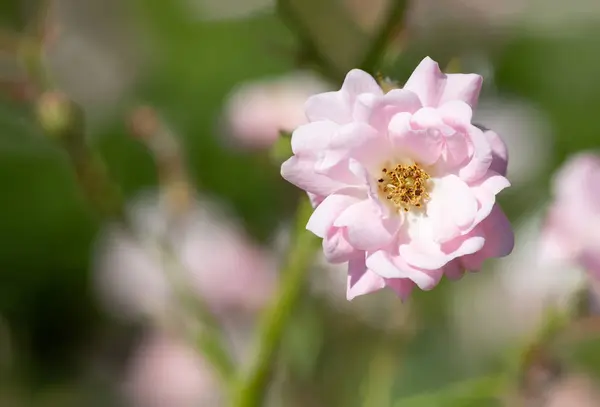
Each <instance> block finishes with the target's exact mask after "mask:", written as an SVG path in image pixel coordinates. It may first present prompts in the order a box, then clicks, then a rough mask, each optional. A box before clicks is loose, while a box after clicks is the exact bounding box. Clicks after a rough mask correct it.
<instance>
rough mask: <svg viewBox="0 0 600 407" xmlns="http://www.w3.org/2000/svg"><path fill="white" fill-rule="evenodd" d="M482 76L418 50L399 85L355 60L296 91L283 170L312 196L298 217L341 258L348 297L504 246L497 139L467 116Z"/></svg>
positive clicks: (507, 235)
mask: <svg viewBox="0 0 600 407" xmlns="http://www.w3.org/2000/svg"><path fill="white" fill-rule="evenodd" d="M481 82H482V78H481V77H480V76H478V75H474V74H470V75H459V74H455V75H444V74H443V73H442V72H441V71H440V70H439V67H438V64H437V63H436V62H434V61H433V60H431V59H430V58H425V59H424V60H423V61H422V62H421V64H420V65H419V66H418V67H417V68H416V69H415V71H414V72H413V74H412V75H411V77H410V78H409V79H408V81H407V82H406V84H405V86H404V88H403V89H394V90H391V91H390V92H388V93H384V92H383V91H382V89H381V88H380V86H379V85H378V84H377V82H376V81H375V80H374V79H373V78H372V77H371V76H370V75H368V74H367V73H365V72H363V71H360V70H357V69H355V70H352V71H350V73H348V75H347V76H346V79H345V81H344V84H343V85H342V88H341V90H339V91H337V92H327V93H322V94H318V95H315V96H312V97H311V98H309V99H308V101H307V102H306V106H305V108H306V115H307V117H308V119H309V123H308V124H305V125H302V126H300V127H299V128H298V129H296V131H294V133H293V136H292V150H293V152H294V155H293V156H292V157H291V158H290V159H289V160H287V161H286V162H285V163H284V164H283V165H282V169H281V172H282V175H283V177H284V178H285V179H287V180H288V181H290V182H291V183H293V184H295V185H296V186H298V187H300V188H302V189H304V190H305V191H307V192H308V193H310V194H312V198H313V203H318V205H317V206H316V207H315V210H314V213H313V215H312V217H311V218H310V220H309V222H308V225H307V229H309V230H310V231H312V232H313V233H314V234H316V235H317V236H319V237H322V238H323V250H324V253H325V256H326V257H327V259H328V260H329V261H330V262H333V263H344V262H347V263H348V293H347V296H348V298H353V297H355V296H357V295H361V294H365V293H368V292H372V291H375V290H379V289H381V288H383V287H384V286H386V285H387V286H389V287H391V288H392V289H394V290H395V291H396V292H397V293H398V294H399V295H400V296H401V297H402V298H406V297H407V296H408V295H409V294H410V292H411V291H412V289H413V287H414V286H417V287H419V288H421V289H423V290H429V289H432V288H433V287H435V285H437V283H438V282H439V280H440V279H441V277H442V275H444V274H446V275H447V276H449V277H451V278H458V277H460V276H461V275H462V273H463V271H464V270H477V269H479V267H480V266H481V263H482V262H483V261H484V260H485V259H487V258H489V257H498V256H504V255H507V254H508V253H510V251H511V250H512V247H513V233H512V230H511V227H510V224H509V222H508V220H507V219H506V217H505V215H504V213H503V212H502V210H501V209H500V207H499V206H498V205H497V204H496V194H497V193H498V192H500V191H501V190H503V189H504V188H506V187H508V186H509V185H510V184H509V182H508V180H507V179H506V177H505V176H504V175H505V173H506V163H507V154H506V149H505V146H504V143H503V142H502V140H501V139H500V138H499V137H498V136H497V135H496V134H495V133H493V132H492V131H485V132H484V131H482V130H480V129H479V128H477V127H475V126H474V125H472V124H471V117H472V108H473V107H474V106H475V104H476V102H477V98H478V95H479V90H480V87H481ZM319 201H320V203H319Z"/></svg>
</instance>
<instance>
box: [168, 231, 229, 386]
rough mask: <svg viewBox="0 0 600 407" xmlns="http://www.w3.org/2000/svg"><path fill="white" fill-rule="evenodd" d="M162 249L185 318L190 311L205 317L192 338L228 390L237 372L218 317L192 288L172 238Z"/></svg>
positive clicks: (200, 317) (191, 331) (169, 276)
mask: <svg viewBox="0 0 600 407" xmlns="http://www.w3.org/2000/svg"><path fill="white" fill-rule="evenodd" d="M160 247H161V249H162V253H163V255H165V261H164V263H165V264H164V266H165V268H166V271H167V273H166V274H167V278H168V279H169V282H170V284H171V286H172V287H173V289H174V291H175V293H176V294H177V295H176V297H177V300H178V301H179V304H180V306H181V308H182V309H181V311H180V312H181V313H182V314H183V315H184V318H185V317H187V316H188V315H187V314H188V313H190V312H191V313H192V315H190V316H191V317H196V318H198V319H199V320H200V321H202V326H200V327H197V328H195V329H194V330H188V329H186V328H185V327H184V328H183V330H184V331H189V335H190V341H191V342H193V343H194V344H195V345H197V346H198V348H199V349H200V350H201V352H202V355H203V357H204V358H205V359H206V360H207V361H208V362H209V363H210V365H211V366H212V368H213V369H214V371H215V372H216V373H217V375H218V376H219V378H220V379H221V383H222V385H223V388H224V390H228V388H229V386H230V385H231V381H232V379H233V378H234V376H235V365H234V363H233V360H232V358H231V355H230V354H229V352H227V350H226V348H225V346H223V345H224V343H225V340H224V338H223V336H222V334H221V329H220V324H219V321H218V320H217V319H216V318H215V316H214V315H213V313H212V312H211V310H210V307H209V306H208V304H206V303H205V302H204V301H202V299H201V298H198V296H196V295H194V293H193V292H192V291H190V287H189V284H187V282H186V280H185V275H186V274H187V273H185V270H184V269H183V265H182V264H181V262H180V261H179V259H178V258H177V256H176V255H175V254H174V252H173V249H174V248H173V247H172V246H171V243H170V242H167V241H163V242H161V246H160Z"/></svg>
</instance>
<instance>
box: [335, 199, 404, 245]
mask: <svg viewBox="0 0 600 407" xmlns="http://www.w3.org/2000/svg"><path fill="white" fill-rule="evenodd" d="M333 225H334V226H336V227H346V228H347V236H348V241H349V242H350V244H352V246H354V247H356V248H357V249H360V250H375V249H378V248H380V247H381V246H383V245H385V244H387V243H388V242H390V241H391V240H392V239H393V237H394V234H395V233H396V231H397V230H398V228H399V227H400V220H399V218H395V217H393V218H389V219H383V218H382V216H381V210H380V208H379V207H378V206H377V205H376V204H375V203H374V202H373V201H371V200H365V201H362V202H359V203H356V204H354V205H352V206H350V207H349V208H348V209H346V210H345V211H344V212H342V214H341V215H340V216H339V217H338V218H337V219H336V220H335V222H334V224H333Z"/></svg>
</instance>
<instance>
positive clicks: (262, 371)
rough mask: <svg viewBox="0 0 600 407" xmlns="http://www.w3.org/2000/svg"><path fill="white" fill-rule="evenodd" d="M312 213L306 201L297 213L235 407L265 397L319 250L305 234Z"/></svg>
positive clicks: (255, 404)
mask: <svg viewBox="0 0 600 407" xmlns="http://www.w3.org/2000/svg"><path fill="white" fill-rule="evenodd" d="M311 212H312V206H311V204H310V201H309V200H308V199H307V198H306V199H303V200H302V202H301V203H300V206H299V208H298V211H297V215H296V222H295V227H294V230H293V235H292V236H293V237H292V242H291V245H290V251H289V253H288V255H287V259H286V263H285V265H284V266H283V269H282V271H281V276H282V277H281V278H282V281H281V287H280V289H279V293H278V294H277V295H276V297H275V299H274V301H273V302H272V304H271V306H270V307H269V308H268V309H267V311H265V314H264V315H263V320H262V325H261V327H260V330H259V335H258V340H257V343H256V349H255V351H254V352H253V353H252V355H253V360H252V364H251V365H250V368H249V369H248V373H247V374H245V375H242V377H241V378H240V382H239V386H238V387H237V388H236V389H235V393H234V395H233V397H234V399H233V400H234V401H233V406H234V407H259V406H261V405H262V404H263V401H264V400H265V398H266V393H267V388H268V385H269V381H270V379H271V376H272V372H273V369H274V366H275V359H276V356H277V353H278V350H279V347H280V344H281V339H282V337H283V333H284V330H285V328H286V326H287V322H288V320H289V318H290V316H291V314H292V312H293V310H294V308H295V307H296V304H297V303H298V300H299V299H300V295H301V293H302V291H303V289H304V287H305V280H306V275H307V274H308V272H309V270H310V266H311V264H312V261H313V256H314V254H315V252H316V248H317V247H318V240H317V239H316V238H315V237H314V236H313V235H312V234H311V233H309V232H307V231H306V223H307V221H308V219H309V217H310V214H311Z"/></svg>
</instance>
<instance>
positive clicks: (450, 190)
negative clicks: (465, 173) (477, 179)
mask: <svg viewBox="0 0 600 407" xmlns="http://www.w3.org/2000/svg"><path fill="white" fill-rule="evenodd" d="M477 209H478V203H477V199H476V198H475V195H474V194H473V191H472V190H471V188H469V186H468V185H467V184H466V183H465V182H463V181H462V180H461V179H460V178H458V177H457V176H456V175H448V176H446V177H444V178H442V179H439V180H436V183H435V187H434V188H433V190H432V191H431V201H430V202H429V203H428V204H427V215H428V216H429V217H430V218H431V220H432V223H433V235H432V238H433V240H434V241H435V242H437V243H442V242H447V241H449V240H451V239H453V238H455V237H457V236H459V235H460V234H461V231H462V230H464V229H467V228H469V227H470V226H471V225H472V224H473V223H474V222H475V217H476V215H477Z"/></svg>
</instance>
